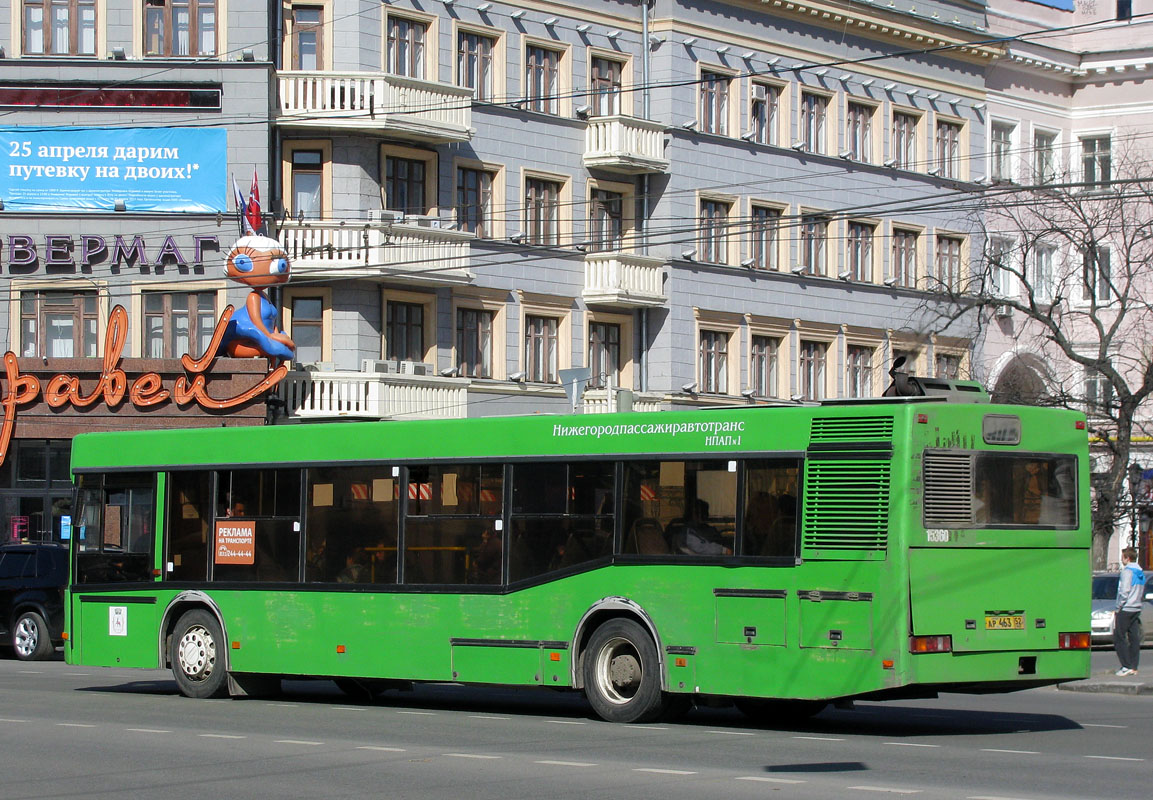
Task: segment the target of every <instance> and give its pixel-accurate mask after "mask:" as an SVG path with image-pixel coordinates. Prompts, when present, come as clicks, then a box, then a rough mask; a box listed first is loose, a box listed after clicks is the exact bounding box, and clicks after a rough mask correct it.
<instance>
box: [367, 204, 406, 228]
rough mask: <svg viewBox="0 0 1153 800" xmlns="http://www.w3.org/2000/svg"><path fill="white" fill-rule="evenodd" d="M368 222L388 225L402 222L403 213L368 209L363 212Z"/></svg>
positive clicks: (384, 209) (382, 209) (383, 209)
mask: <svg viewBox="0 0 1153 800" xmlns="http://www.w3.org/2000/svg"><path fill="white" fill-rule="evenodd" d="M365 213H366V214H367V215H368V221H369V222H375V223H380V224H385V225H388V224H390V223H393V222H404V212H403V211H393V210H392V209H388V208H370V209H368V210H367V211H366V212H365Z"/></svg>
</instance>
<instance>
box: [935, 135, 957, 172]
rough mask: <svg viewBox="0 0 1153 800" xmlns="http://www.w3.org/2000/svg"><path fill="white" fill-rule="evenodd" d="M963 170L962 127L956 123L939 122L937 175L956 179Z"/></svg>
mask: <svg viewBox="0 0 1153 800" xmlns="http://www.w3.org/2000/svg"><path fill="white" fill-rule="evenodd" d="M960 170H961V126H960V125H958V124H957V123H955V122H944V121H938V122H937V174H938V175H939V176H940V177H942V178H956V177H958V175H959V173H960Z"/></svg>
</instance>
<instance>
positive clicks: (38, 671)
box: [19, 669, 44, 675]
mask: <svg viewBox="0 0 1153 800" xmlns="http://www.w3.org/2000/svg"><path fill="white" fill-rule="evenodd" d="M19 674H20V675H43V674H44V670H42V669H22V670H20V672H19Z"/></svg>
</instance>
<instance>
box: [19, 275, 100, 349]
mask: <svg viewBox="0 0 1153 800" xmlns="http://www.w3.org/2000/svg"><path fill="white" fill-rule="evenodd" d="M97 324H98V320H97V296H96V292H54V291H51V290H45V291H35V292H21V293H20V355H21V356H22V357H24V358H76V357H84V358H95V357H96V344H97V330H96V326H97Z"/></svg>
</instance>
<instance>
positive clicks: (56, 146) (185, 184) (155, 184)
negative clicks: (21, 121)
mask: <svg viewBox="0 0 1153 800" xmlns="http://www.w3.org/2000/svg"><path fill="white" fill-rule="evenodd" d="M227 160H228V134H227V132H226V131H224V130H222V129H219V128H78V127H76V128H74V127H58V128H51V127H23V128H20V127H12V128H2V127H0V200H3V201H4V207H5V208H6V209H8V210H9V211H36V212H41V211H47V212H59V213H63V214H75V213H83V212H86V211H113V210H115V209H116V205H117V203H118V202H119V203H123V204H124V210H125V211H183V212H193V213H206V214H215V213H216V212H218V211H226V210H227V207H226V204H225V196H226V193H227V189H226V185H225V184H226V181H225V173H226V170H227Z"/></svg>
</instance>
